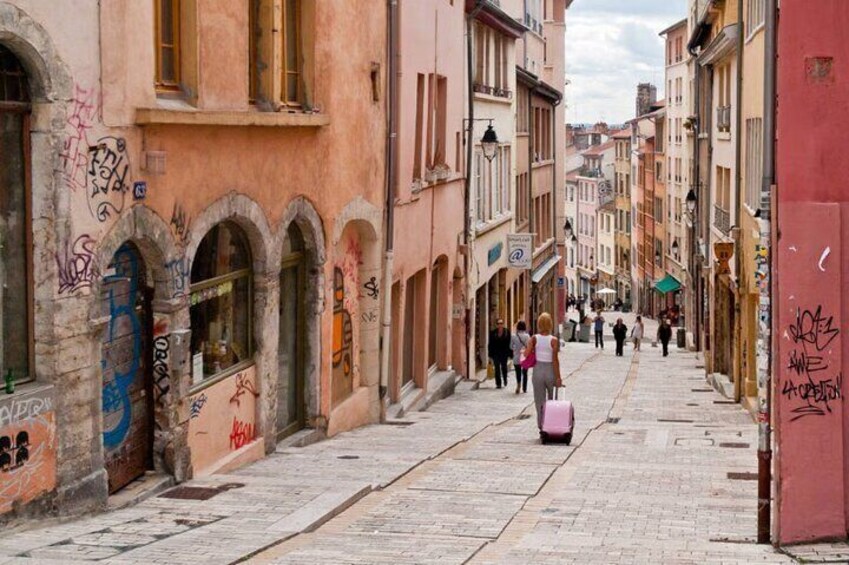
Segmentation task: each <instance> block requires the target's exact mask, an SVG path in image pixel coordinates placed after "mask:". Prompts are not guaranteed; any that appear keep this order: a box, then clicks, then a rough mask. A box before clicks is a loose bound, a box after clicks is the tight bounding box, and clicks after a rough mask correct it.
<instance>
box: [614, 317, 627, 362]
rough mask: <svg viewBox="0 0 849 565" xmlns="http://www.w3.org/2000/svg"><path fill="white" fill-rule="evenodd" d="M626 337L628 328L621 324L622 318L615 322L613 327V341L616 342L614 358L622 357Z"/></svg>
mask: <svg viewBox="0 0 849 565" xmlns="http://www.w3.org/2000/svg"><path fill="white" fill-rule="evenodd" d="M627 337H628V326H626V325H625V324H624V323H623V322H622V318H619V319H618V320H616V324H615V325H614V326H613V339H615V340H616V356H617V357H622V349H623V348H624V346H625V339H627Z"/></svg>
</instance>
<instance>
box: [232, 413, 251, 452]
mask: <svg viewBox="0 0 849 565" xmlns="http://www.w3.org/2000/svg"><path fill="white" fill-rule="evenodd" d="M255 438H256V430H255V429H254V425H253V424H252V423H249V422H242V421H240V420H239V419H238V418H237V417H236V416H233V427H232V428H231V430H230V449H231V450H233V451H235V450H236V449H241V448H243V447H244V446H246V445H247V444H249V443H250V442H252V441H253V440H254V439H255Z"/></svg>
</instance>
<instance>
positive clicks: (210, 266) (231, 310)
mask: <svg viewBox="0 0 849 565" xmlns="http://www.w3.org/2000/svg"><path fill="white" fill-rule="evenodd" d="M252 287H253V281H252V278H251V255H250V247H249V245H248V242H247V238H246V237H245V234H244V232H243V231H242V230H241V228H239V227H238V226H237V225H235V224H233V223H231V222H223V223H221V224H218V225H216V226H215V227H213V228H212V229H211V230H210V232H209V233H208V234H207V235H206V237H204V238H203V241H201V243H200V246H199V247H198V250H197V254H196V255H195V260H194V263H193V264H192V278H191V292H190V295H189V301H190V302H189V304H190V309H189V312H190V315H191V324H192V380H193V383H194V384H198V383H200V382H202V381H204V380H208V379H212V378H215V377H218V376H221V375H226V374H229V373H232V372H233V371H235V370H238V369H239V368H241V367H243V366H245V365H247V364H249V363H251V362H252V361H253V337H252V335H251V324H252V320H251V318H252V305H253V297H252Z"/></svg>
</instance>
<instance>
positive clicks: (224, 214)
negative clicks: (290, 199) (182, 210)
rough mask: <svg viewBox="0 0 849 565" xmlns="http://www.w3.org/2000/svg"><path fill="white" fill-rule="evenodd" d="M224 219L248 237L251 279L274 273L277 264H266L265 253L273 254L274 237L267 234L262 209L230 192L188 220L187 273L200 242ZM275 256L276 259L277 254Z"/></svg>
mask: <svg viewBox="0 0 849 565" xmlns="http://www.w3.org/2000/svg"><path fill="white" fill-rule="evenodd" d="M224 220H229V221H231V222H234V223H235V224H237V225H238V226H239V227H241V228H242V229H243V230H244V231H245V234H246V235H247V236H248V242H249V243H250V246H251V258H252V259H253V270H254V276H255V277H258V276H267V275H270V274H275V273H276V271H277V270H279V267H280V266H279V265H275V264H274V263H273V262H270V261H269V259H270V257H269V254H270V253H272V252H273V247H274V246H273V242H274V241H275V238H274V237H273V236H272V235H271V229H270V228H269V226H268V220H267V219H266V217H265V213H264V212H263V211H262V207H261V206H260V205H259V204H258V203H257V202H255V201H254V200H252V199H251V198H249V197H247V196H245V195H244V194H239V193H236V192H231V193H230V194H228V195H226V196H223V197H221V198H219V199H218V200H216V201H215V202H213V203H212V204H210V205H209V206H207V207H206V208H205V209H204V211H203V212H201V213H200V214H199V215H198V216H197V217H196V218H195V219H194V220H192V225H191V232H190V234H189V242H188V244H187V245H186V257H187V258H189V265H188V267H189V271H190V272H191V263H192V261H193V260H194V256H195V253H196V252H197V249H198V246H199V245H200V242H201V240H203V238H204V237H205V236H206V234H207V233H209V230H211V229H212V228H213V226H215V225H216V224H219V223H221V222H223V221H224ZM277 257H279V252H278V255H277Z"/></svg>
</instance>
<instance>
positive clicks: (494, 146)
mask: <svg viewBox="0 0 849 565" xmlns="http://www.w3.org/2000/svg"><path fill="white" fill-rule="evenodd" d="M481 147H483V156H484V157H486V160H487V161H489V162H490V163H491V162H492V160H493V159H495V154H496V153H497V152H498V136H497V135H496V134H495V130H494V129H492V122H490V124H489V125H488V126H487V127H486V131H485V132H484V134H483V138H481Z"/></svg>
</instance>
